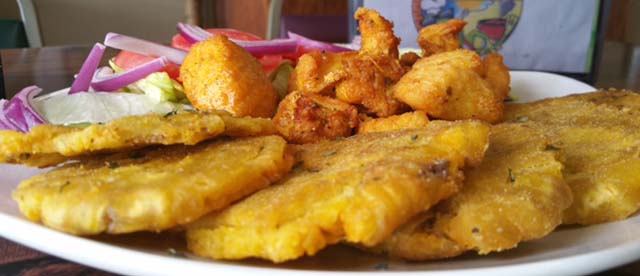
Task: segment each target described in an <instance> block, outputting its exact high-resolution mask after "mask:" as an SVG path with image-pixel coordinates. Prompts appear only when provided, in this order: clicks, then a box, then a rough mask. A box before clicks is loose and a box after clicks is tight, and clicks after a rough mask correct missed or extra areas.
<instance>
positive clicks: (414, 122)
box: [358, 111, 429, 134]
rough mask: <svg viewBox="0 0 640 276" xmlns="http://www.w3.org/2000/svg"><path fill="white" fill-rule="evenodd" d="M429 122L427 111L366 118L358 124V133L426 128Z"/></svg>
mask: <svg viewBox="0 0 640 276" xmlns="http://www.w3.org/2000/svg"><path fill="white" fill-rule="evenodd" d="M427 124H429V117H428V116H427V114H426V113H424V112H422V111H414V112H407V113H403V114H400V115H394V116H389V117H386V118H377V119H367V120H364V121H362V122H360V124H359V125H358V134H364V133H371V132H382V131H393V130H401V129H412V128H424V127H426V126H427Z"/></svg>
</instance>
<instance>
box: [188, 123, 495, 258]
mask: <svg viewBox="0 0 640 276" xmlns="http://www.w3.org/2000/svg"><path fill="white" fill-rule="evenodd" d="M488 132H489V128H488V127H487V126H486V125H485V124H483V123H480V122H477V121H461V122H444V121H437V122H431V123H429V125H428V126H427V127H426V128H424V129H416V130H406V131H396V132H380V133H369V134H365V135H356V136H352V137H350V138H346V139H343V140H339V141H331V142H324V143H317V144H306V145H299V146H295V147H294V148H295V149H296V151H297V152H296V160H297V165H296V166H294V169H293V171H292V173H290V174H289V175H288V176H287V177H286V178H284V179H283V180H281V181H280V182H278V183H277V184H275V185H273V186H271V187H269V188H267V189H263V190H261V191H259V192H257V193H255V194H253V195H252V196H250V197H248V198H246V199H244V200H243V201H240V202H239V203H237V204H235V205H233V206H231V207H229V208H227V209H225V210H223V211H221V212H216V213H212V214H210V215H207V216H206V217H204V218H202V219H201V220H199V221H197V222H195V223H193V224H190V225H189V226H187V243H188V247H189V248H190V250H192V251H193V252H195V253H196V254H198V255H201V256H204V257H209V258H214V259H242V258H249V257H257V258H263V259H268V260H271V261H273V262H284V261H287V260H292V259H296V258H298V257H300V256H302V255H314V254H315V253H316V252H318V251H319V250H320V249H322V248H324V247H326V246H327V245H330V244H335V243H338V242H340V241H341V240H348V241H351V242H356V243H363V244H366V245H374V244H376V243H378V242H380V241H382V240H383V239H385V238H386V237H388V236H389V235H391V233H392V231H393V230H394V229H395V228H396V227H398V226H399V225H401V224H403V223H404V222H406V221H407V220H408V219H409V218H411V217H413V216H414V215H416V214H418V213H419V212H422V211H425V210H427V209H429V208H430V207H431V206H432V205H433V204H435V203H437V202H438V201H440V200H442V199H444V198H447V197H449V196H450V195H452V194H453V193H455V192H457V191H458V188H459V185H460V183H461V181H462V178H463V175H462V172H461V171H460V170H461V169H462V168H463V167H465V166H470V165H474V164H477V163H478V162H479V161H480V160H481V158H482V156H483V154H484V151H485V149H486V147H487V139H488V137H487V136H488Z"/></svg>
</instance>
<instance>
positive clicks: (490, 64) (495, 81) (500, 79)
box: [482, 53, 511, 100]
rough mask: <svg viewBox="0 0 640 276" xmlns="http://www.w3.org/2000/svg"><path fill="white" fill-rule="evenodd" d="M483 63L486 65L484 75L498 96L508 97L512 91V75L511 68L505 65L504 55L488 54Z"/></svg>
mask: <svg viewBox="0 0 640 276" xmlns="http://www.w3.org/2000/svg"><path fill="white" fill-rule="evenodd" d="M482 64H483V65H484V74H483V76H482V77H483V78H484V79H485V80H486V81H487V83H488V84H489V87H491V89H492V90H493V92H494V93H495V94H496V96H497V97H498V98H501V99H502V100H504V99H506V98H507V97H508V96H509V92H510V91H511V87H510V86H509V84H510V83H511V76H510V75H509V68H508V67H507V66H505V65H504V62H503V58H502V56H501V55H500V54H498V53H491V54H488V55H486V56H485V57H484V59H483V60H482Z"/></svg>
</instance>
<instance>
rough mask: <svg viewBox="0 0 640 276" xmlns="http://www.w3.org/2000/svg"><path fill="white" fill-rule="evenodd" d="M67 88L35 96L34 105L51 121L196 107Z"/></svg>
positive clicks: (101, 118)
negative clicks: (74, 91) (70, 90)
mask: <svg viewBox="0 0 640 276" xmlns="http://www.w3.org/2000/svg"><path fill="white" fill-rule="evenodd" d="M65 90H68V89H65ZM64 92H65V91H64V90H62V91H58V92H55V93H51V94H49V95H45V96H43V97H38V98H35V99H34V100H33V105H34V108H35V109H36V110H37V111H38V113H40V114H41V115H42V117H43V118H44V119H45V120H46V121H47V122H49V123H50V124H54V125H79V124H85V123H104V122H108V121H110V120H113V119H116V118H120V117H124V116H132V115H143V114H149V113H156V114H162V115H164V114H167V113H170V112H175V111H179V110H187V109H192V107H191V106H189V105H183V104H178V103H173V102H169V101H157V100H156V99H154V98H152V97H149V96H148V95H146V94H135V93H111V92H92V93H76V94H70V95H69V94H67V93H64Z"/></svg>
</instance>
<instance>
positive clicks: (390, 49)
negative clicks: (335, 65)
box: [354, 8, 400, 59]
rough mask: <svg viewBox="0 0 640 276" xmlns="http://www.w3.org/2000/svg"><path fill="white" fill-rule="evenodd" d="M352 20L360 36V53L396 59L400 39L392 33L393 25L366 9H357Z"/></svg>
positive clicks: (373, 11) (376, 13)
mask: <svg viewBox="0 0 640 276" xmlns="http://www.w3.org/2000/svg"><path fill="white" fill-rule="evenodd" d="M354 18H355V19H356V20H358V30H359V31H360V34H361V36H362V43H361V48H360V53H362V54H366V55H372V56H387V57H392V58H394V59H398V45H399V44H400V39H399V38H397V37H396V36H395V34H394V33H393V23H391V22H390V21H389V20H387V19H385V18H384V17H382V16H381V15H380V14H379V13H378V12H377V11H375V10H370V9H367V8H358V10H356V13H355V15H354Z"/></svg>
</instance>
